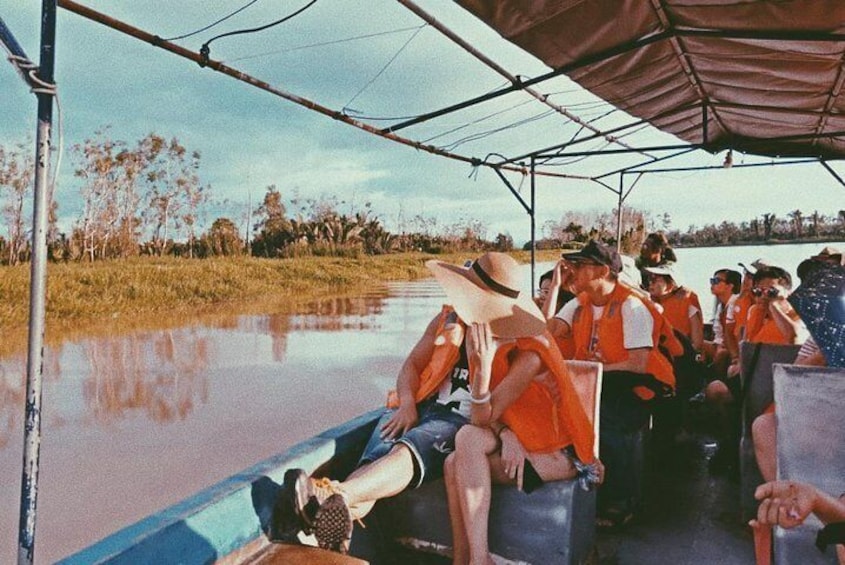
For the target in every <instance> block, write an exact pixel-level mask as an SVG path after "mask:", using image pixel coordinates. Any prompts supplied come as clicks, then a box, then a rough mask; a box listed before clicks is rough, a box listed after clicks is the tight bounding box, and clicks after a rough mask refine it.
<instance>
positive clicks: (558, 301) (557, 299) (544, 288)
mask: <svg viewBox="0 0 845 565" xmlns="http://www.w3.org/2000/svg"><path fill="white" fill-rule="evenodd" d="M538 286H539V289H538V290H539V293H538V295H537V297H536V298H535V299H534V302H536V303H537V306H538V307H539V308H540V311H542V312H543V315H544V316H545V317H546V319H547V320H548V319H549V318H551V317H553V316H554V315H555V314H557V313H558V312H560V309H561V308H563V305H564V304H566V303H567V302H569V301H570V300H572V299H573V298H575V295H574V294H573V293H572V292H571V291H570V290H569V288H567V285H565V284H563V281H562V280H561V278H560V269H559V266H558V265H555V267H554V268H553V269H550V270H548V271H546V272H545V273H543V274H542V275H540V284H539V285H538Z"/></svg>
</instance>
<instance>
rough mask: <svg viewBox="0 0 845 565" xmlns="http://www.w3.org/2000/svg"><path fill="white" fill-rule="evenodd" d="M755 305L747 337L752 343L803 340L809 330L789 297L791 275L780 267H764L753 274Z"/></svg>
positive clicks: (746, 324)
mask: <svg viewBox="0 0 845 565" xmlns="http://www.w3.org/2000/svg"><path fill="white" fill-rule="evenodd" d="M753 281H754V287H753V288H752V289H751V294H752V295H753V296H754V299H755V300H754V305H753V306H752V307H751V308H750V309H749V310H748V319H747V320H746V322H745V339H746V341H750V342H752V343H775V344H778V343H779V344H794V343H804V340H805V339H807V330H806V329H805V328H804V324H803V323H802V322H801V318H800V317H799V316H798V313H797V312H796V311H795V308H793V307H792V305H791V304H789V302H787V300H786V298H787V296H789V291H790V290H791V289H792V277H791V276H790V275H789V273H787V272H786V271H784V270H783V269H781V268H780V267H765V268H763V269H760V270H758V271H757V272H756V273H754V277H753Z"/></svg>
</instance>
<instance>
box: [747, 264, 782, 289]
mask: <svg viewBox="0 0 845 565" xmlns="http://www.w3.org/2000/svg"><path fill="white" fill-rule="evenodd" d="M763 279H775V280H777V281H778V284H780V285H782V286H784V287H786V288H788V289H791V288H792V276H791V275H790V274H789V273H787V272H786V271H785V270H783V269H781V268H780V267H763V268H762V269H757V272H756V273H754V278H752V279H751V280H753V281H754V284H757V283H758V282H760V281H761V280H763Z"/></svg>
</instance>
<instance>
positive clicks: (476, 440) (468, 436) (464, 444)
mask: <svg viewBox="0 0 845 565" xmlns="http://www.w3.org/2000/svg"><path fill="white" fill-rule="evenodd" d="M490 434H491V432H490V430H489V429H487V428H480V427H478V426H472V425H467V426H464V427H462V428H461V429H460V430H458V433H457V435H455V451H456V452H457V453H467V452H472V451H483V446H484V444H485V440H486V439H487V438H488V436H489V435H490Z"/></svg>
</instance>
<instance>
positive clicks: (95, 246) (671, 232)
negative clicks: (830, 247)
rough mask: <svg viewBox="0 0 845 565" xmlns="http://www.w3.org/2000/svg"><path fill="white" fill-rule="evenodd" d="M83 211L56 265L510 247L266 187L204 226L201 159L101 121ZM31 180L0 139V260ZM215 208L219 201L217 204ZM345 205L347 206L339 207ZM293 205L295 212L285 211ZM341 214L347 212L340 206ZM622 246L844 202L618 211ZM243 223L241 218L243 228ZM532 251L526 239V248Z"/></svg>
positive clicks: (85, 177) (86, 165) (567, 226)
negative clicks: (744, 214) (702, 214)
mask: <svg viewBox="0 0 845 565" xmlns="http://www.w3.org/2000/svg"><path fill="white" fill-rule="evenodd" d="M70 153H71V158H72V162H73V174H74V178H75V180H76V181H77V183H78V185H77V187H76V188H77V190H78V195H79V201H80V203H81V209H80V211H79V214H78V216H77V217H76V218H75V219H74V221H73V224H72V226H71V227H70V229H69V233H65V232H61V231H60V230H59V229H58V227H57V223H58V222H57V218H58V206H57V204H56V202H55V201H53V200H52V199H51V202H52V204H51V207H50V210H49V230H48V234H47V240H48V252H49V257H50V259H51V260H54V261H99V260H105V259H119V258H126V257H133V256H138V255H156V256H162V255H173V256H183V257H198V258H203V257H213V256H227V255H242V254H251V255H255V256H260V257H296V256H303V255H333V256H355V255H359V254H368V255H378V254H384V253H396V252H406V251H422V252H426V253H441V252H465V251H466V252H476V251H485V250H491V249H492V250H500V251H509V250H511V249H513V247H514V242H513V238H512V237H511V236H510V235H509V234H506V233H497V234H496V235H495V236H493V237H490V236H489V234H488V231H489V230H488V228H487V226H486V225H484V223H483V222H481V221H479V220H478V219H474V218H461V219H459V220H457V221H455V222H453V223H451V224H447V225H441V224H438V222H437V220H436V219H435V218H430V217H424V216H422V215H417V216H414V217H413V218H411V219H409V220H407V221H406V220H401V221H400V222H399V229H398V233H392V232H390V231H389V230H387V229H386V228H385V226H384V224H383V223H382V220H381V219H380V218H379V217H378V215H377V214H375V213H374V211H373V210H372V208H371V205H370V203H365V204H364V205H363V206H358V207H353V206H352V205H348V204H346V203H344V202H339V201H337V200H336V199H334V198H332V197H322V198H318V199H301V198H299V197H298V196H297V195H296V194H294V198H292V199H289V200H286V199H285V198H284V197H283V195H282V193H281V192H280V191H279V190H278V189H277V188H276V186H275V185H271V186H268V187H266V188H265V193H264V196H263V199H262V201H261V203H260V204H259V205H258V206H257V207H256V208H255V209H254V210H253V209H250V210H246V211H245V213H244V214H243V217H236V216H235V215H229V216H223V217H217V218H216V219H214V220H213V221H212V222H211V224H210V226H209V227H208V228H207V229H205V230H202V226H204V225H208V223H207V219H208V218H209V215H210V212H211V210H212V209H213V208H214V207H215V206H217V207H219V206H220V205H221V202H220V201H217V200H214V199H213V197H212V194H213V191H212V187H211V186H210V185H209V184H205V183H203V182H202V180H201V177H200V163H201V155H200V153H199V152H197V151H191V150H189V149H188V148H186V147H185V146H184V145H183V144H182V143H181V142H180V141H179V140H178V139H177V138H175V137H174V138H171V139H166V138H165V137H163V136H160V135H157V134H155V133H150V134H148V135H146V136H144V137H143V138H141V139H140V140H138V141H136V142H135V143H127V142H125V141H121V140H115V139H112V138H111V137H110V136H109V132H108V128H105V129H103V130H100V131H97V132H95V134H94V136H92V137H91V138H89V139H86V140H85V141H83V142H82V143H79V144H76V145H74V146H73V147H72V148H71V151H70ZM33 180H34V162H33V158H32V156H31V143H30V144H26V143H19V144H16V145H12V146H8V147H6V146H3V145H0V214H1V215H2V221H3V223H4V225H5V231H4V232H2V235H0V264H7V265H16V264H18V263H21V262H24V261H27V260H29V257H30V230H31V227H30V224H31V213H30V209H29V206H30V201H31V195H32V184H33ZM222 204H225V202H223V203H222ZM344 205H345V206H344ZM289 207H290V209H291V211H289V210H288V208H289ZM344 207H345V208H346V209H347V210H348V211H347V212H342V211H341V209H342V208H344ZM622 215H623V230H622V234H621V247H622V249H623V251H625V252H628V253H636V252H637V251H638V250H639V246H640V244H641V242H642V240H643V238H644V237H645V235H646V233H647V232H649V231H654V230H656V229H661V230H663V231H664V232H665V233H666V234H667V236H668V237H669V239H670V241H671V243H672V244H673V245H678V246H706V245H732V244H740V243H764V242H770V241H796V240H801V241H807V240H830V239H841V238H843V237H845V210H840V211H839V212H838V213H837V214H834V215H825V214H822V213H820V212H818V211H814V212H812V213H811V214H805V213H803V212H802V211H801V210H794V211H793V212H790V213H789V214H788V215H786V216H784V217H779V216H777V215H776V214H774V213H764V214H762V215H761V216H760V217H758V218H753V219H750V220H748V221H745V222H740V223H739V224H735V223H732V222H728V221H725V222H722V223H721V224H720V225H718V226H716V225H713V224H708V225H705V226H703V227H701V228H698V227H695V226H690V227H689V229H687V230H686V231H681V230H677V229H671V216H670V215H669V214H668V213H664V214H662V215H661V216H659V217H657V218H654V217H652V216H651V215H649V214H648V213H647V212H644V211H641V210H636V209H633V208H629V207H623V211H622ZM239 226H244V227H243V228H240V227H239ZM616 237H617V233H616V210H615V209H614V210H609V211H602V212H566V213H565V214H563V215H562V216H561V218H560V219H558V220H549V221H547V222H546V223H545V224H544V225H543V226H542V238H541V239H540V240H538V242H537V247H538V248H541V249H542V248H554V249H560V248H565V247H572V246H578V245H580V244H582V243H584V242H586V241H588V240H589V239H600V240H602V241H605V242H607V243H610V244H615V243H616ZM525 247H526V248H529V247H530V242H529V243H527V244H526V245H525Z"/></svg>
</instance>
